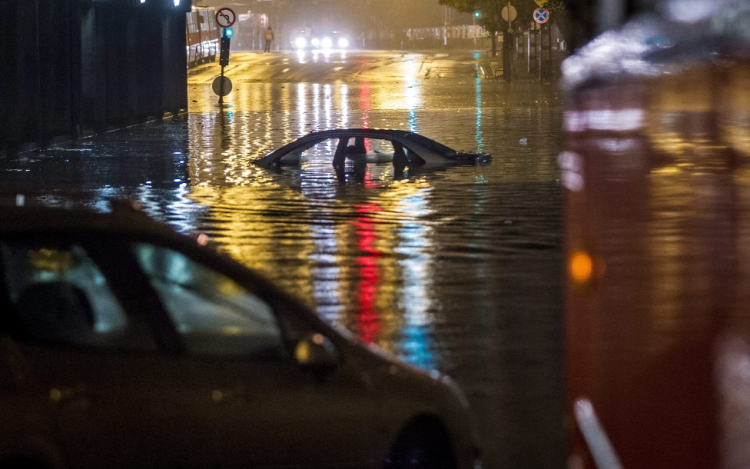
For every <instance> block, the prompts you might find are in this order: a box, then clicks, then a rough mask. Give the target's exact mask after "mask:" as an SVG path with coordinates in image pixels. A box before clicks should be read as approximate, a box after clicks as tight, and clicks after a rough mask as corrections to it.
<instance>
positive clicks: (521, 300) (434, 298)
mask: <svg viewBox="0 0 750 469" xmlns="http://www.w3.org/2000/svg"><path fill="white" fill-rule="evenodd" d="M484 63H485V61H484V56H483V55H482V54H481V53H479V52H477V53H470V52H460V51H458V52H450V53H445V52H431V53H407V52H399V51H395V52H358V51H356V52H355V51H350V52H347V53H346V54H345V55H343V56H342V55H341V54H340V53H337V52H333V53H331V54H330V55H329V56H324V55H323V54H319V55H318V56H317V57H315V56H314V55H313V54H312V53H311V52H308V53H306V54H298V53H297V52H287V53H272V54H262V53H237V54H233V55H232V63H231V65H230V66H229V67H227V69H226V75H227V76H228V77H230V78H231V80H232V81H233V83H234V89H233V91H232V93H231V94H230V95H229V96H227V98H225V106H224V107H219V105H218V104H217V102H218V99H217V96H216V95H215V94H214V93H213V91H212V90H211V81H212V79H213V78H214V77H215V76H216V75H218V71H219V67H218V64H211V65H204V66H202V67H199V68H197V69H194V70H191V71H190V72H189V83H188V93H189V95H188V99H189V108H188V113H187V114H186V115H178V116H176V117H173V118H170V119H165V120H163V121H160V122H148V123H145V124H142V125H137V126H134V127H130V128H126V129H124V130H117V131H112V132H108V133H104V134H102V135H98V136H95V137H92V138H89V139H83V140H80V141H78V142H76V143H73V144H65V145H60V146H58V147H55V148H51V149H48V150H42V151H36V152H31V153H26V154H24V155H23V156H22V157H21V158H18V159H14V160H2V161H0V184H2V186H3V187H4V188H5V189H6V190H8V191H10V192H13V191H14V190H15V191H18V192H19V193H24V194H27V196H26V200H27V201H33V199H34V198H35V197H36V198H39V199H43V201H44V202H46V203H52V204H62V203H64V201H69V200H77V201H78V202H80V203H82V204H84V205H88V206H92V207H97V206H103V205H106V204H105V200H106V199H108V198H113V197H117V198H127V199H135V200H139V201H141V202H142V203H143V205H144V206H145V210H146V212H147V213H148V214H150V215H152V216H154V217H155V218H157V219H160V220H163V221H165V222H167V223H168V224H170V225H171V226H173V227H174V228H176V229H177V230H179V231H181V232H183V233H206V234H208V235H209V236H210V237H211V238H212V239H213V240H214V241H215V242H216V243H218V244H219V245H220V246H221V248H222V249H223V250H224V251H226V252H227V253H228V254H230V255H231V256H232V257H234V258H235V259H238V260H239V261H240V262H242V263H243V264H245V265H247V266H249V267H251V268H253V269H257V270H258V271H260V272H261V273H263V274H265V275H266V276H268V277H269V278H270V279H272V280H274V281H276V282H277V283H278V284H280V285H281V286H282V287H284V288H286V289H287V290H289V291H291V292H294V293H295V294H296V295H297V296H299V297H301V298H302V299H303V300H305V301H306V302H308V303H309V304H311V305H313V306H314V307H315V310H316V311H317V312H318V313H319V314H320V315H321V316H322V317H323V318H324V319H325V320H326V321H327V322H329V323H331V324H334V325H337V326H340V327H343V328H346V329H349V330H351V331H353V332H354V333H355V334H357V335H358V336H359V337H360V338H361V339H363V340H364V341H365V342H368V343H374V344H377V345H378V346H379V347H381V348H383V349H385V350H386V351H389V352H392V353H394V354H396V355H397V356H399V357H400V358H402V359H403V360H405V361H406V362H408V363H411V364H413V365H414V366H417V367H419V368H423V369H437V370H439V371H441V372H445V373H446V374H448V375H449V376H451V377H452V378H454V380H455V381H456V382H457V383H458V384H459V386H460V387H461V388H462V390H463V391H464V392H465V393H466V394H467V396H468V398H469V401H470V403H471V405H472V408H473V411H474V413H475V415H476V417H477V419H478V422H479V427H480V433H481V435H482V443H483V451H484V454H485V458H484V461H485V465H486V467H508V466H511V467H560V466H562V465H563V461H564V436H563V432H562V427H561V425H560V422H561V421H562V413H563V368H562V360H563V356H562V325H561V291H560V280H559V278H560V271H561V265H560V249H561V218H560V217H561V215H560V213H561V212H560V208H561V188H560V184H559V169H558V167H557V160H556V158H557V155H558V153H559V152H560V151H561V147H560V145H561V140H562V139H561V106H562V103H561V99H560V92H559V90H558V87H557V86H554V85H541V84H539V83H538V82H536V81H532V80H530V79H529V80H525V81H519V82H514V83H511V84H506V83H504V82H502V81H496V80H494V79H487V78H483V76H482V71H481V69H480V67H482V66H483V64H484ZM345 127H371V128H393V129H403V130H411V131H415V132H418V133H420V134H423V135H425V136H427V137H430V138H434V139H436V140H438V141H439V142H441V143H444V144H446V145H449V146H451V147H453V148H456V149H463V150H470V151H478V150H479V151H483V152H488V153H491V154H492V162H491V163H490V164H488V165H480V166H474V165H469V166H449V167H445V168H437V169H430V170H424V171H420V170H419V169H417V170H416V171H414V172H413V173H407V174H405V175H404V177H403V178H400V179H397V178H394V175H393V168H392V165H391V164H390V163H370V164H368V165H367V167H366V168H354V167H351V168H348V169H347V171H348V173H347V180H346V181H345V182H340V181H338V180H337V179H336V178H335V175H334V173H333V169H332V168H331V166H330V163H328V162H326V163H325V164H318V165H314V164H308V165H307V166H303V167H284V168H282V169H281V170H278V171H269V170H266V169H263V168H260V167H258V166H256V165H254V164H253V163H252V162H253V161H254V160H256V159H259V158H260V157H262V156H263V155H265V154H266V153H268V152H269V151H271V150H272V149H274V148H277V147H279V146H281V145H282V144H284V143H287V142H289V141H291V140H293V139H295V138H297V137H300V136H302V135H305V134H307V133H308V132H311V131H314V130H324V129H330V128H345ZM357 171H360V174H356V172H357Z"/></svg>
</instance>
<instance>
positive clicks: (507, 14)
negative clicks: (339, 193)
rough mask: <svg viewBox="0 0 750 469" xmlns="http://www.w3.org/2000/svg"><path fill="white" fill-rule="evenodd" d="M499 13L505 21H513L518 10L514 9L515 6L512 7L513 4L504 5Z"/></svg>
mask: <svg viewBox="0 0 750 469" xmlns="http://www.w3.org/2000/svg"><path fill="white" fill-rule="evenodd" d="M500 15H501V16H502V17H503V19H504V20H505V21H507V22H508V23H510V22H511V21H515V19H516V16H518V11H516V7H514V6H513V5H506V6H504V7H503V9H502V11H501V12H500Z"/></svg>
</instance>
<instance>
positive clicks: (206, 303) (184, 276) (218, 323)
mask: <svg viewBox="0 0 750 469" xmlns="http://www.w3.org/2000/svg"><path fill="white" fill-rule="evenodd" d="M133 249H134V252H135V254H136V258H137V260H138V262H139V263H140V265H141V267H142V268H143V270H144V271H145V273H146V275H147V276H148V277H149V280H150V282H151V284H152V285H153V287H154V288H155V290H156V291H157V293H158V295H159V296H160V298H161V300H162V302H163V304H164V307H165V308H166V309H167V313H168V314H169V316H170V317H171V319H172V321H173V322H174V324H175V327H176V328H177V332H178V333H179V334H180V335H181V336H182V337H183V339H184V342H185V345H186V347H187V350H188V352H190V353H192V354H198V355H218V356H226V355H247V354H264V353H275V352H279V351H281V350H282V336H281V331H280V329H279V327H278V325H277V322H276V318H275V317H274V314H273V311H272V309H271V307H270V306H269V305H268V304H267V303H266V302H265V301H263V300H262V299H261V298H260V297H259V296H257V295H256V294H254V293H252V292H250V291H248V290H247V289H246V288H244V287H243V286H242V285H240V284H238V283H237V282H235V281H234V280H232V279H231V278H229V277H227V276H225V275H223V274H221V273H219V272H216V271H215V270H213V269H211V268H209V267H207V266H204V265H203V264H200V263H198V262H195V261H193V260H192V259H190V258H188V257H186V256H185V255H183V254H182V253H179V252H177V251H174V250H171V249H167V248H164V247H161V246H156V245H152V244H147V243H136V244H134V245H133Z"/></svg>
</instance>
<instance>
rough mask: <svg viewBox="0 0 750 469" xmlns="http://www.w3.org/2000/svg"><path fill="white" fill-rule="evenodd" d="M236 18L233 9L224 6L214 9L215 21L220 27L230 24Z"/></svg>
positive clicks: (226, 26)
mask: <svg viewBox="0 0 750 469" xmlns="http://www.w3.org/2000/svg"><path fill="white" fill-rule="evenodd" d="M236 19H237V15H235V14H234V10H232V9H231V8H227V7H224V8H219V9H218V10H216V23H217V24H218V25H219V26H221V27H222V28H228V27H230V26H232V25H233V24H234V20H236Z"/></svg>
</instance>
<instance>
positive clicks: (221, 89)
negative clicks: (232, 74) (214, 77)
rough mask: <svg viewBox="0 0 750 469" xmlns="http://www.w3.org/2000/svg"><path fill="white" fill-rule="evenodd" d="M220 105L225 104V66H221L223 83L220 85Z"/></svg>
mask: <svg viewBox="0 0 750 469" xmlns="http://www.w3.org/2000/svg"><path fill="white" fill-rule="evenodd" d="M219 90H220V91H219V105H222V104H224V66H223V65H222V66H221V83H220V84H219Z"/></svg>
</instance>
